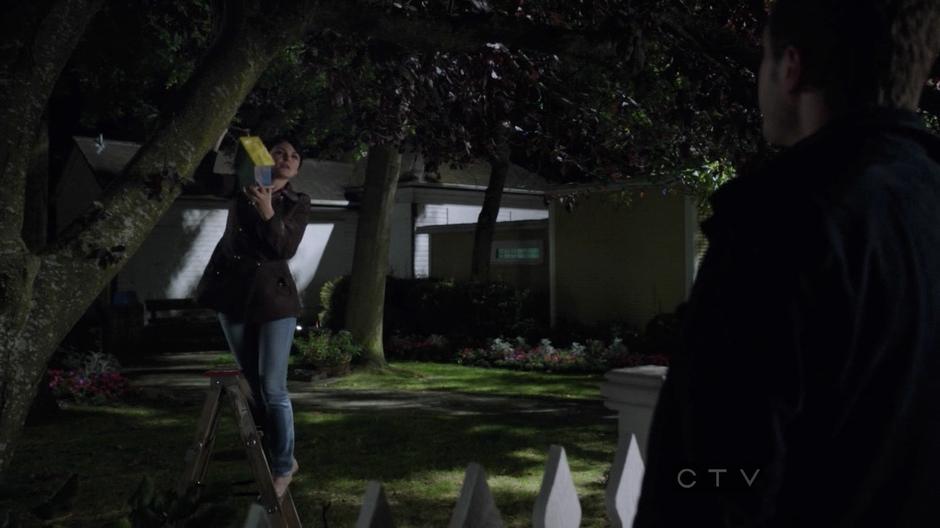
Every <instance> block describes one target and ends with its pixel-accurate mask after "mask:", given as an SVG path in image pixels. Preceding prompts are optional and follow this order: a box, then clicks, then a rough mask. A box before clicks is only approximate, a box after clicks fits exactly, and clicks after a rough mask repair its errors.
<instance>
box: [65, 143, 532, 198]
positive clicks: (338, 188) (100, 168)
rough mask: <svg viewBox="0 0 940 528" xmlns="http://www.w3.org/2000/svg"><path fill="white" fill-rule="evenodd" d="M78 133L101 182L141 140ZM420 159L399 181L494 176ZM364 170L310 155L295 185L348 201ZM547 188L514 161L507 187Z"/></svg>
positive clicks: (454, 181) (482, 182)
mask: <svg viewBox="0 0 940 528" xmlns="http://www.w3.org/2000/svg"><path fill="white" fill-rule="evenodd" d="M74 139H75V143H76V145H77V146H78V149H79V150H80V151H81V153H82V154H83V155H84V157H85V159H86V160H87V161H88V164H89V165H90V166H91V168H92V170H93V171H94V172H95V175H96V177H97V178H98V181H99V183H100V184H101V185H102V186H104V185H105V184H107V183H110V182H111V181H112V180H113V179H114V178H115V177H116V176H117V175H118V174H120V173H121V171H122V170H123V168H124V166H125V165H127V163H128V162H129V161H130V160H131V158H132V157H133V156H134V154H136V153H137V150H138V149H139V148H140V145H139V144H138V143H133V142H127V141H113V140H109V139H105V148H104V149H103V150H102V151H101V152H100V153H99V152H98V151H97V148H96V146H95V138H91V137H83V136H76V137H75V138H74ZM415 161H417V162H418V163H417V164H419V165H421V166H423V163H421V160H420V157H418V158H417V160H416V159H415V157H414V156H413V155H408V154H406V155H405V159H404V160H403V163H402V170H403V172H405V173H411V174H410V175H411V176H412V177H411V178H408V179H404V180H403V181H401V182H400V183H399V187H401V188H404V187H423V188H441V189H454V188H461V189H468V190H482V189H485V188H486V186H487V184H488V182H489V176H490V173H489V171H490V169H489V164H487V163H474V164H470V165H467V166H466V167H464V168H462V169H452V168H450V167H443V166H442V167H440V169H439V171H438V173H437V174H436V175H435V176H434V177H433V178H432V177H427V178H425V175H424V174H423V172H420V171H417V173H416V171H412V170H411V169H412V166H413V165H416V163H414V162H415ZM365 170H366V163H365V160H360V161H358V162H339V161H326V160H314V159H305V160H304V162H303V165H302V166H301V167H300V173H299V174H298V175H297V177H296V178H294V179H293V180H292V181H291V185H293V187H294V188H295V189H296V190H298V191H301V192H304V193H307V194H308V195H310V196H311V197H312V198H313V201H314V202H323V203H345V202H348V200H349V196H350V195H351V194H356V193H357V192H358V191H361V188H362V184H363V181H364V179H365ZM212 172H213V173H215V174H234V173H235V168H234V155H233V154H232V153H231V152H230V151H227V150H225V149H223V150H222V151H221V152H220V153H219V155H218V156H217V157H216V159H215V163H214V165H213V167H212ZM548 188H549V185H548V182H547V181H546V180H545V179H544V178H542V177H541V176H538V175H537V174H534V173H531V172H528V171H526V170H525V169H523V168H521V167H519V166H516V165H510V167H509V173H508V175H507V177H506V188H505V191H504V192H508V193H512V192H520V191H523V192H527V193H531V192H533V191H535V192H543V191H545V190H547V189H548Z"/></svg>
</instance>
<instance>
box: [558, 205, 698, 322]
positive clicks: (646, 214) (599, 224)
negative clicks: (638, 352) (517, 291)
mask: <svg viewBox="0 0 940 528" xmlns="http://www.w3.org/2000/svg"><path fill="white" fill-rule="evenodd" d="M631 194H632V199H631V201H630V202H629V204H624V203H623V201H622V200H619V201H618V198H617V195H616V194H613V193H596V194H593V195H590V196H588V197H586V198H585V197H582V198H579V199H578V201H577V205H576V207H575V208H574V210H573V211H567V210H566V209H565V208H564V207H562V206H560V205H557V203H556V205H555V206H554V208H553V211H552V215H553V218H552V221H553V222H554V226H553V230H554V235H553V241H554V243H555V247H554V248H553V249H554V258H555V276H554V281H555V296H554V297H555V298H554V306H555V318H556V321H557V320H562V319H564V320H569V321H578V322H581V323H587V324H593V323H606V322H613V321H622V322H626V323H628V324H630V325H633V326H635V327H637V328H640V329H642V328H643V327H644V326H645V325H646V323H647V322H648V321H649V320H650V319H651V318H652V317H653V316H654V315H656V314H657V313H661V312H671V311H673V310H675V308H676V306H677V305H678V304H679V303H681V302H682V301H684V300H685V299H686V294H687V293H686V292H687V287H688V284H687V283H688V281H689V273H690V271H689V266H688V263H687V255H688V253H689V250H688V243H687V242H688V241H687V239H686V231H687V229H688V228H687V216H686V215H687V214H688V210H687V208H686V201H685V200H686V199H685V197H684V196H683V195H681V194H679V193H675V194H673V193H670V194H669V195H667V196H663V195H662V194H661V193H660V192H658V191H648V192H646V193H644V194H643V195H642V196H640V195H639V193H638V192H632V193H631ZM693 225H694V224H693Z"/></svg>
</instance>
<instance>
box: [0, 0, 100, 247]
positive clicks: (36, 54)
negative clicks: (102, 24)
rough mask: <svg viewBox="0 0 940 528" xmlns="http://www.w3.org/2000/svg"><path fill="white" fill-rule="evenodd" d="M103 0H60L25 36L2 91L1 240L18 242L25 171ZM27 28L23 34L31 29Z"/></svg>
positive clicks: (0, 94) (0, 96)
mask: <svg viewBox="0 0 940 528" xmlns="http://www.w3.org/2000/svg"><path fill="white" fill-rule="evenodd" d="M102 3H103V1H102V0H59V1H57V2H55V3H54V4H53V5H52V6H51V8H50V10H49V13H48V14H47V15H46V17H45V18H44V19H43V20H42V22H41V23H40V24H39V27H38V29H37V30H36V32H35V34H33V35H30V36H21V38H23V39H24V40H25V41H26V44H25V45H23V46H22V47H21V48H20V53H19V56H18V57H17V59H16V63H15V64H14V65H13V67H12V68H11V70H10V85H9V87H8V88H7V89H3V90H0V181H2V182H3V187H4V188H3V192H2V193H0V239H2V240H15V239H18V238H19V236H20V231H21V230H22V227H23V200H24V197H25V192H26V170H27V167H28V166H29V160H30V155H31V152H32V142H33V140H34V139H35V137H36V129H37V127H38V126H39V122H40V120H41V119H42V113H43V110H44V109H45V107H46V104H47V103H48V101H49V96H50V95H51V94H52V89H53V87H54V86H55V82H56V80H57V79H58V78H59V74H60V73H61V72H62V68H64V67H65V64H66V62H67V61H68V59H69V57H70V56H71V54H72V51H73V50H74V49H75V45H76V44H77V43H78V40H79V38H80V37H81V35H82V33H84V31H85V27H86V26H87V25H88V22H89V21H90V20H91V18H92V17H93V16H94V14H95V13H96V12H97V11H98V9H99V8H100V7H101V4H102ZM28 29H29V28H28V27H27V28H26V29H25V30H28Z"/></svg>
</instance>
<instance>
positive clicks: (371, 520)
mask: <svg viewBox="0 0 940 528" xmlns="http://www.w3.org/2000/svg"><path fill="white" fill-rule="evenodd" d="M356 528H395V521H394V519H392V508H391V507H390V506H389V505H388V499H386V498H385V488H384V487H383V486H382V483H381V482H377V481H375V480H373V481H370V482H369V483H368V484H367V485H366V493H365V495H363V497H362V508H360V510H359V518H358V519H357V520H356Z"/></svg>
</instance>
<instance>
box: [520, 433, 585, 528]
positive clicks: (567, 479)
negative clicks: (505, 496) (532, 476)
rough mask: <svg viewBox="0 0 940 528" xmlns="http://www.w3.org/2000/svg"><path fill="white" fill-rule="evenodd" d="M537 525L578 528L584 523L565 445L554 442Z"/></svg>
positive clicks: (537, 506) (535, 512)
mask: <svg viewBox="0 0 940 528" xmlns="http://www.w3.org/2000/svg"><path fill="white" fill-rule="evenodd" d="M532 524H533V526H534V527H535V528H577V527H578V526H580V525H581V503H580V502H579V501H578V492H577V490H576V489H575V487H574V479H573V478H572V477H571V469H570V468H569V467H568V457H567V456H565V448H563V447H561V446H557V445H553V446H552V447H551V448H550V449H549V450H548V463H547V464H546V465H545V475H544V476H543V477H542V488H541V489H540V490H539V495H538V497H536V499H535V508H534V510H533V512H532Z"/></svg>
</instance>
